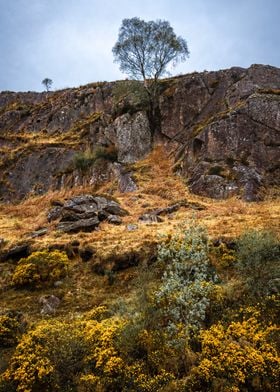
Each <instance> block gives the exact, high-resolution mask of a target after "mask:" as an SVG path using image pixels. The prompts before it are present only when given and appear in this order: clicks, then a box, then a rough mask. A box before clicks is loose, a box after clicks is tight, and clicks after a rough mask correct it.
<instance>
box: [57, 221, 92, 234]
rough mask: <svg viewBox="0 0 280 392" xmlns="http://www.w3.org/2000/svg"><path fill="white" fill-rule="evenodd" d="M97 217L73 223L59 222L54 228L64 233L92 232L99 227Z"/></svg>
mask: <svg viewBox="0 0 280 392" xmlns="http://www.w3.org/2000/svg"><path fill="white" fill-rule="evenodd" d="M99 223H100V221H99V219H98V217H94V218H89V219H80V220H77V221H75V222H73V221H70V222H65V221H63V222H60V223H59V224H58V225H57V226H56V228H57V229H58V230H60V231H63V232H64V233H78V232H79V231H85V232H88V231H93V230H94V229H95V228H96V227H98V226H99Z"/></svg>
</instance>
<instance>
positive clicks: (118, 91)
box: [112, 80, 149, 115]
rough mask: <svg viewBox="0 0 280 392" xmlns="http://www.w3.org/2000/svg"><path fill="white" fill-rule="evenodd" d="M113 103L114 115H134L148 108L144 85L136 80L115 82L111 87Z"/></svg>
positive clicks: (147, 97)
mask: <svg viewBox="0 0 280 392" xmlns="http://www.w3.org/2000/svg"><path fill="white" fill-rule="evenodd" d="M112 93H113V102H114V110H115V112H116V115H121V114H123V113H127V112H128V113H130V114H132V113H134V112H136V111H137V110H146V109H148V107H149V96H148V94H147V91H146V89H145V87H144V84H143V83H142V82H140V81H137V80H123V81H119V82H116V83H115V84H114V87H113V91H112Z"/></svg>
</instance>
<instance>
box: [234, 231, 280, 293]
mask: <svg viewBox="0 0 280 392" xmlns="http://www.w3.org/2000/svg"><path fill="white" fill-rule="evenodd" d="M237 260H238V262H237V269H238V272H239V274H240V276H241V278H242V279H243V280H244V281H245V284H246V287H247V289H248V292H249V293H250V294H251V295H252V296H253V297H260V296H263V295H264V294H271V293H272V292H273V291H277V289H279V287H277V283H278V284H279V272H278V271H279V267H280V243H279V241H278V239H277V237H276V235H275V234H274V233H272V232H269V231H257V230H251V231H249V232H246V233H245V234H243V235H242V236H241V237H240V238H239V239H238V241H237Z"/></svg>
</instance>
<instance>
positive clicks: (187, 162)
mask: <svg viewBox="0 0 280 392" xmlns="http://www.w3.org/2000/svg"><path fill="white" fill-rule="evenodd" d="M113 86H114V83H95V84H89V85H87V86H83V87H80V88H77V89H66V90H62V91H57V92H49V93H12V92H3V93H0V199H2V200H8V201H9V200H15V199H21V198H23V197H25V196H26V195H28V194H30V193H33V194H41V193H44V192H46V191H47V190H49V189H60V188H62V187H73V186H76V185H87V184H90V185H94V186H97V185H98V184H100V183H102V182H104V181H107V180H110V179H115V178H116V177H117V179H118V182H119V189H120V191H123V192H127V191H129V192H133V191H134V190H136V189H137V184H136V183H135V182H134V181H133V177H132V176H131V173H130V172H129V170H127V168H126V166H127V164H129V163H133V162H135V161H137V160H139V159H142V158H144V157H145V156H146V155H147V154H148V153H149V152H150V151H151V149H152V147H153V146H152V143H153V142H152V140H156V141H157V142H158V141H159V142H163V143H165V144H166V146H167V150H168V153H169V152H171V153H173V154H174V159H175V160H176V161H177V163H176V165H175V166H176V168H177V173H178V174H180V175H182V176H183V177H185V178H186V179H187V181H188V184H189V187H190V189H191V191H193V192H195V193H197V194H200V195H203V196H209V197H214V198H226V197H230V196H232V195H241V196H243V198H244V199H245V200H249V201H252V200H258V199H259V198H260V197H261V194H262V193H263V192H262V191H263V189H265V188H267V187H270V186H274V185H279V178H280V166H279V144H280V142H279V140H280V137H279V131H280V69H278V68H275V67H271V66H263V65H253V66H251V67H250V68H248V69H243V68H238V67H234V68H231V69H228V70H222V71H217V72H203V73H192V74H189V75H184V76H180V77H176V78H171V79H165V80H163V81H161V82H160V99H159V111H160V132H158V134H156V135H153V137H152V130H151V128H150V124H149V120H148V116H147V114H146V113H145V111H143V108H142V109H139V108H137V107H135V108H134V109H133V108H132V106H131V105H130V107H129V108H127V109H126V108H125V107H124V108H122V110H121V112H118V111H117V110H116V107H115V106H114V101H113V89H112V88H113ZM132 109H133V110H132ZM96 148H101V149H102V148H103V149H104V151H109V150H110V149H111V150H114V149H115V150H116V154H115V155H116V157H115V158H112V155H111V156H110V155H109V154H108V153H104V152H103V153H102V154H100V153H99V157H98V159H95V160H92V161H91V160H90V159H89V158H87V156H86V155H85V158H84V160H85V161H84V162H83V169H81V166H78V165H77V160H76V159H75V157H76V155H77V153H78V152H81V151H82V152H85V151H86V150H90V151H92V152H94V151H95V150H96ZM106 149H107V150H106ZM86 159H88V161H87V160H86ZM163 159H164V157H163ZM112 215H114V213H112ZM92 224H94V223H93V222H92Z"/></svg>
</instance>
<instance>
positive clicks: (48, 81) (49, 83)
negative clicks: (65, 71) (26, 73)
mask: <svg viewBox="0 0 280 392" xmlns="http://www.w3.org/2000/svg"><path fill="white" fill-rule="evenodd" d="M42 84H43V85H44V86H45V87H46V90H47V91H49V90H50V88H51V86H52V84H53V81H52V80H51V79H50V78H45V79H43V80H42Z"/></svg>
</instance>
